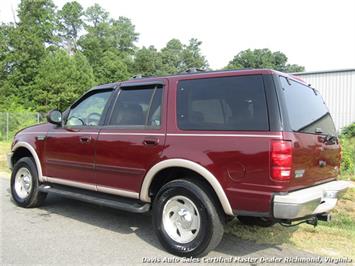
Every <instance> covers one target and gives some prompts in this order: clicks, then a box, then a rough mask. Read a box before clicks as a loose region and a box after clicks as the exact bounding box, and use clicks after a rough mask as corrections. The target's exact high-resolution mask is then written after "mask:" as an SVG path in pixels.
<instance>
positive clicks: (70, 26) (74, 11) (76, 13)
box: [58, 1, 84, 52]
mask: <svg viewBox="0 0 355 266" xmlns="http://www.w3.org/2000/svg"><path fill="white" fill-rule="evenodd" d="M82 16H83V7H82V6H81V5H80V4H79V3H78V2H76V1H73V2H68V3H66V4H65V5H64V6H63V8H62V9H61V10H60V11H59V12H58V20H59V35H60V37H61V38H62V42H63V43H64V45H65V46H66V47H67V50H68V51H69V52H75V51H76V50H77V41H78V35H79V31H80V30H81V29H82V27H83V23H84V22H83V20H82Z"/></svg>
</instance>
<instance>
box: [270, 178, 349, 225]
mask: <svg viewBox="0 0 355 266" xmlns="http://www.w3.org/2000/svg"><path fill="white" fill-rule="evenodd" d="M349 186H350V182H348V181H332V182H329V183H325V184H321V185H317V186H314V187H310V188H305V189H301V190H297V191H294V192H290V193H288V194H287V195H275V196H274V201H273V215H274V218H277V219H290V220H291V219H297V218H302V217H305V216H309V215H313V214H319V213H327V212H329V211H330V210H332V209H333V208H334V207H335V205H336V203H337V200H338V198H340V197H341V195H342V194H343V193H344V192H345V191H346V190H347V189H348V188H349Z"/></svg>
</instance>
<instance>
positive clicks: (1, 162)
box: [0, 141, 11, 173]
mask: <svg viewBox="0 0 355 266" xmlns="http://www.w3.org/2000/svg"><path fill="white" fill-rule="evenodd" d="M10 146H11V142H8V141H0V172H8V173H9V172H10V170H9V168H8V166H7V154H8V153H9V152H10Z"/></svg>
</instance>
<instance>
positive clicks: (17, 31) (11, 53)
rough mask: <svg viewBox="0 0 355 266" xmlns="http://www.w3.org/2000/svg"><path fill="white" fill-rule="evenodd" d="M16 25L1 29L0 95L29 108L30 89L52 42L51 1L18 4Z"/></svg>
mask: <svg viewBox="0 0 355 266" xmlns="http://www.w3.org/2000/svg"><path fill="white" fill-rule="evenodd" d="M18 18H19V22H18V23H16V24H8V25H2V26H1V28H2V29H1V36H2V37H3V36H4V37H5V42H6V46H4V47H3V46H2V47H1V48H0V49H1V50H2V51H1V52H2V56H0V57H1V59H0V60H1V64H2V66H4V69H3V70H2V73H1V80H2V82H1V83H2V87H1V91H2V94H3V96H2V97H4V98H5V99H7V97H10V96H11V97H12V98H14V99H18V100H20V101H21V102H20V103H21V104H23V105H24V106H25V107H30V100H29V99H30V97H29V95H30V91H29V88H30V85H31V84H32V83H33V80H34V79H35V77H36V75H37V73H38V68H39V65H40V61H41V60H42V59H43V57H44V56H45V55H46V47H49V46H51V45H53V44H54V43H55V42H56V36H55V34H54V32H55V30H56V23H55V6H54V4H53V2H52V1H51V0H37V1H31V0H22V1H21V3H20V4H19V8H18Z"/></svg>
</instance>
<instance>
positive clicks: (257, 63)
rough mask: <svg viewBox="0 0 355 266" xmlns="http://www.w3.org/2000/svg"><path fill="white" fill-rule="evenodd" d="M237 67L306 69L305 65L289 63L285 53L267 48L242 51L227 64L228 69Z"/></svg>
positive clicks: (287, 70)
mask: <svg viewBox="0 0 355 266" xmlns="http://www.w3.org/2000/svg"><path fill="white" fill-rule="evenodd" d="M236 68H272V69H275V70H279V71H283V72H301V71H304V67H303V66H299V65H290V64H287V56H286V55H285V54H284V53H282V52H279V51H277V52H272V51H270V50H269V49H266V48H265V49H255V50H250V49H247V50H244V51H241V52H240V53H238V54H237V55H236V56H235V57H234V58H233V60H232V61H230V62H229V64H228V65H227V66H226V69H236Z"/></svg>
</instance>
